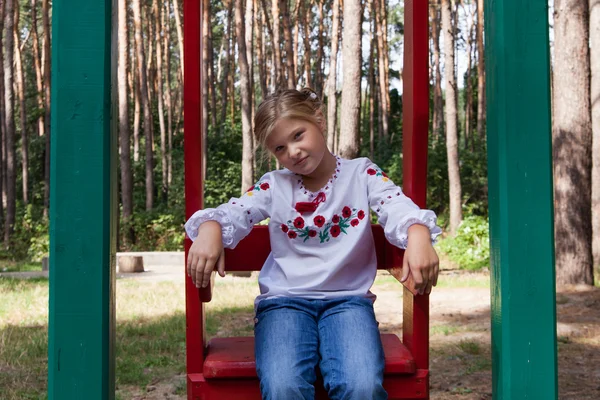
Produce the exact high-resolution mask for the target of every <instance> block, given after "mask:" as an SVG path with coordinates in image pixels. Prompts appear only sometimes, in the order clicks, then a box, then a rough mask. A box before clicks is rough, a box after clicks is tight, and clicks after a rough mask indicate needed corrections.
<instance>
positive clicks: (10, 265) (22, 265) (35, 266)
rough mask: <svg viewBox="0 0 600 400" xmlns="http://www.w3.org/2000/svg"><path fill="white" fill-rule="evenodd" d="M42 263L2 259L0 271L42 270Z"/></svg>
mask: <svg viewBox="0 0 600 400" xmlns="http://www.w3.org/2000/svg"><path fill="white" fill-rule="evenodd" d="M41 270H42V263H35V262H23V261H20V262H16V261H9V260H1V261H0V272H26V271H41Z"/></svg>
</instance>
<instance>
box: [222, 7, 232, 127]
mask: <svg viewBox="0 0 600 400" xmlns="http://www.w3.org/2000/svg"><path fill="white" fill-rule="evenodd" d="M223 5H224V6H225V8H227V23H226V24H225V27H224V28H223V31H224V32H223V41H224V43H225V62H224V67H223V75H222V76H223V78H222V81H221V103H222V104H221V119H220V120H221V123H220V133H221V135H222V134H223V131H224V129H225V119H226V114H227V98H228V97H227V92H228V88H229V66H230V64H231V62H230V60H229V58H230V57H231V54H232V51H231V47H232V46H231V44H230V43H231V26H232V25H233V24H232V18H233V0H225V1H223Z"/></svg>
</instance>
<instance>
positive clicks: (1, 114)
mask: <svg viewBox="0 0 600 400" xmlns="http://www.w3.org/2000/svg"><path fill="white" fill-rule="evenodd" d="M5 3H6V0H0V196H1V198H0V218H1V222H2V223H4V220H5V218H4V211H5V208H6V207H5V201H6V196H5V193H6V154H5V153H6V147H5V146H4V143H5V138H6V107H5V104H4V46H2V45H1V44H2V36H3V34H4V6H5V5H6V4H5Z"/></svg>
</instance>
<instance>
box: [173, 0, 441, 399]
mask: <svg viewBox="0 0 600 400" xmlns="http://www.w3.org/2000/svg"><path fill="white" fill-rule="evenodd" d="M183 7H184V57H185V60H184V69H185V80H184V113H185V119H184V141H185V149H184V152H185V198H186V218H189V217H190V216H191V215H192V214H193V213H194V212H195V211H197V210H199V209H201V208H202V207H203V183H202V146H203V143H202V135H201V121H202V107H201V96H202V94H201V93H202V87H201V82H202V79H204V78H203V77H202V68H201V65H202V40H201V32H202V14H201V7H202V5H201V1H200V0H184V2H183ZM428 8H429V2H428V1H418V0H406V1H405V7H404V12H405V18H404V20H405V34H404V36H405V42H404V71H403V79H404V82H403V83H404V87H403V99H404V101H403V106H404V108H403V123H404V132H403V156H404V158H403V170H404V182H403V191H404V193H406V194H407V195H408V196H409V197H411V198H412V199H413V201H415V203H417V204H418V205H419V206H420V207H425V199H426V194H427V140H428V126H429V26H428V24H429V13H428ZM373 232H374V236H375V244H376V248H377V258H378V263H379V266H378V268H379V269H388V270H389V271H390V272H391V273H392V274H393V275H394V276H396V277H399V276H400V273H401V266H402V251H400V250H398V249H396V248H395V247H393V246H392V245H390V244H389V243H388V242H387V241H386V240H385V238H384V236H383V231H382V229H381V227H380V226H378V225H374V226H373ZM190 244H191V242H190V240H189V239H188V238H186V240H185V252H186V260H187V252H188V250H189V247H190ZM269 251H270V245H269V237H268V231H267V229H266V227H256V228H255V229H254V230H253V231H252V232H251V234H250V235H249V236H248V237H247V238H246V239H244V240H243V241H242V242H241V243H240V244H239V245H238V247H237V248H236V249H235V250H226V256H225V259H226V269H227V270H228V271H256V270H260V268H261V266H262V263H263V261H264V260H265V259H266V257H267V255H268V254H269ZM248 254H252V255H253V256H252V257H247V255H248ZM185 287H186V343H187V346H186V365H187V393H188V399H190V400H191V399H203V400H223V399H239V400H259V399H260V390H259V385H258V379H257V378H256V373H255V370H254V360H253V357H254V352H253V338H219V339H213V340H211V342H210V343H208V344H207V343H206V332H205V320H204V319H205V313H204V303H205V302H209V301H210V299H211V297H212V284H211V285H210V286H209V288H207V289H203V290H198V289H197V288H196V287H195V286H194V285H193V284H192V282H191V279H190V278H188V277H186V284H185ZM403 291H404V295H403V310H404V311H403V324H402V342H400V340H399V339H398V338H397V337H396V335H382V337H383V341H384V348H385V352H386V374H385V379H384V387H385V388H386V390H387V391H388V394H389V399H390V400H392V399H428V398H429V296H428V295H423V296H413V295H412V293H410V292H409V291H408V290H407V289H406V288H404V287H403ZM317 399H327V395H326V393H325V392H324V390H323V389H322V387H318V388H317Z"/></svg>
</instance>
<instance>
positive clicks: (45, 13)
mask: <svg viewBox="0 0 600 400" xmlns="http://www.w3.org/2000/svg"><path fill="white" fill-rule="evenodd" d="M42 25H43V29H44V40H43V42H42V60H43V62H42V64H43V65H44V123H45V124H46V126H45V128H44V131H45V132H46V135H45V136H46V141H45V142H46V143H45V144H46V150H45V153H44V217H45V218H48V210H49V207H50V92H51V86H50V85H51V81H50V61H51V60H50V4H49V1H48V0H42Z"/></svg>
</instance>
